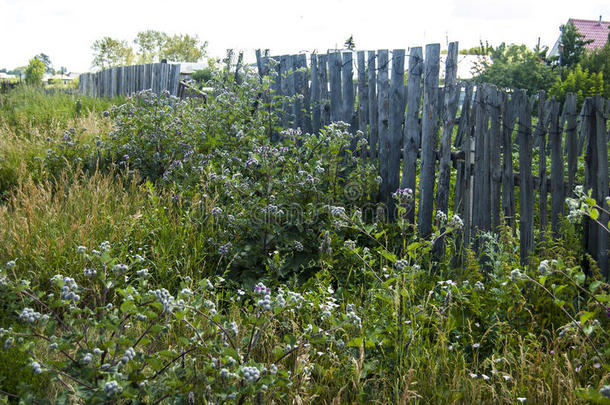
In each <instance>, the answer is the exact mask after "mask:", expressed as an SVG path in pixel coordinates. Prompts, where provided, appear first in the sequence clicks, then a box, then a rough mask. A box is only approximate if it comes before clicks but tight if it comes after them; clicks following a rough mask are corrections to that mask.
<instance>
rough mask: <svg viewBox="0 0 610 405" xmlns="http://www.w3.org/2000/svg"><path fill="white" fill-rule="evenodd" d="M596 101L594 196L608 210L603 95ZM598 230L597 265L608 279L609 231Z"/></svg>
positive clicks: (603, 220)
mask: <svg viewBox="0 0 610 405" xmlns="http://www.w3.org/2000/svg"><path fill="white" fill-rule="evenodd" d="M593 101H594V111H593V113H594V117H595V146H596V148H595V149H596V150H595V152H596V154H597V159H596V160H597V173H596V176H595V188H594V198H595V199H596V200H597V203H598V204H599V205H600V206H601V207H602V208H603V209H604V210H605V211H607V210H608V204H606V201H605V200H606V197H607V196H608V135H607V133H606V117H605V115H604V98H603V96H601V95H599V94H598V95H596V96H595V97H594V99H593ZM608 219H609V218H608V214H607V213H606V212H604V211H601V212H600V215H599V222H600V223H601V224H603V225H604V226H606V227H607V226H608ZM595 228H596V230H597V240H598V245H597V252H596V258H597V265H598V266H599V268H600V270H601V271H602V274H603V275H604V276H605V278H606V280H608V278H609V276H610V273H609V272H608V232H607V231H606V230H605V229H604V228H603V227H602V226H600V225H599V224H595Z"/></svg>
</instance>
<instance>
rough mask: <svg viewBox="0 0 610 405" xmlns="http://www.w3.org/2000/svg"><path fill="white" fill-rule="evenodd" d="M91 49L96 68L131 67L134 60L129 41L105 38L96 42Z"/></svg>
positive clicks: (93, 64)
mask: <svg viewBox="0 0 610 405" xmlns="http://www.w3.org/2000/svg"><path fill="white" fill-rule="evenodd" d="M91 49H93V62H92V63H91V65H92V66H93V67H94V68H98V69H107V68H109V67H113V66H124V65H130V64H132V63H133V60H134V54H133V49H131V47H130V46H128V45H127V41H121V40H116V39H113V38H110V37H104V38H102V39H98V40H97V41H95V42H94V43H93V46H92V47H91Z"/></svg>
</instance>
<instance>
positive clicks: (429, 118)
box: [417, 44, 441, 236]
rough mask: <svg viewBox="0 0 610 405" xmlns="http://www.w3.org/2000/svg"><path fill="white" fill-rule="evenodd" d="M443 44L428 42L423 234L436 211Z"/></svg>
mask: <svg viewBox="0 0 610 405" xmlns="http://www.w3.org/2000/svg"><path fill="white" fill-rule="evenodd" d="M440 49H441V46H440V44H430V45H426V60H425V66H424V106H423V113H422V141H421V174H420V178H421V180H420V198H419V215H418V218H417V224H418V230H419V232H420V234H421V235H423V236H428V235H430V234H431V233H432V213H433V210H434V207H433V205H434V178H435V176H434V171H435V170H434V169H435V163H436V159H435V158H434V150H435V149H436V145H437V143H438V139H437V137H438V120H437V118H438V117H437V113H438V101H439V100H438V74H439V69H440V66H439V65H440V64H439V57H440Z"/></svg>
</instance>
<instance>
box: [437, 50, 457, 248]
mask: <svg viewBox="0 0 610 405" xmlns="http://www.w3.org/2000/svg"><path fill="white" fill-rule="evenodd" d="M457 56H458V44H457V42H451V43H449V50H448V52H447V60H446V61H445V88H444V91H443V93H444V94H443V106H442V109H441V120H442V123H443V131H442V135H441V146H440V162H439V167H438V186H437V191H436V209H437V210H439V211H442V212H444V213H445V214H447V215H448V214H449V187H450V185H451V184H450V183H451V137H452V135H453V127H454V126H455V116H456V114H457V109H458V102H459V96H460V87H459V86H458V85H457ZM439 246H440V245H439ZM441 252H442V251H438V252H437V253H441Z"/></svg>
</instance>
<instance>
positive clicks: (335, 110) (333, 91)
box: [328, 52, 343, 122]
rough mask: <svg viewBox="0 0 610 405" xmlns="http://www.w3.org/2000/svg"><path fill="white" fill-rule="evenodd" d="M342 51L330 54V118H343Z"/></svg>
mask: <svg viewBox="0 0 610 405" xmlns="http://www.w3.org/2000/svg"><path fill="white" fill-rule="evenodd" d="M342 64H343V62H342V61H341V53H339V52H333V53H330V54H329V55H328V80H329V81H330V120H331V121H332V122H336V121H341V120H343V112H342V108H343V102H342V99H341V65H342Z"/></svg>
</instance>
